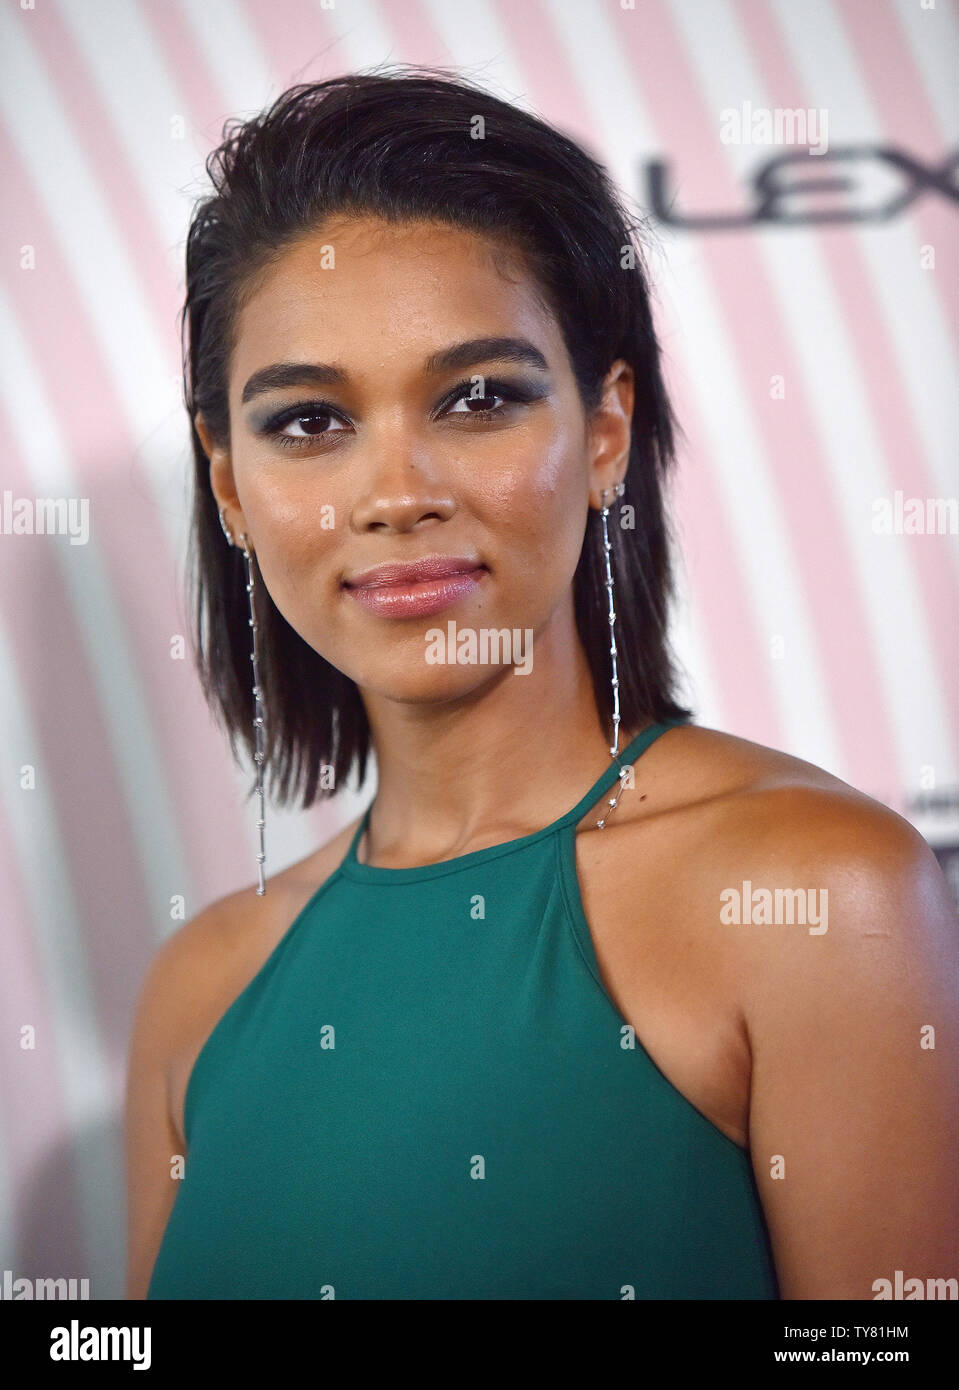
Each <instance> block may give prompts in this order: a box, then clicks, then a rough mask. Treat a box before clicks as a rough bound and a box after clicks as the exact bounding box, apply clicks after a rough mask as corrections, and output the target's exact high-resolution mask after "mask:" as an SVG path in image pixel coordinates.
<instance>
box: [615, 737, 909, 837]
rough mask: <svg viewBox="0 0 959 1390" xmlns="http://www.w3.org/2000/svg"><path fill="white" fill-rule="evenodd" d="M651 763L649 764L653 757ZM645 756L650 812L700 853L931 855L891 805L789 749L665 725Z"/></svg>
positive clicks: (640, 771) (639, 770)
mask: <svg viewBox="0 0 959 1390" xmlns="http://www.w3.org/2000/svg"><path fill="white" fill-rule="evenodd" d="M653 755H656V756H655V761H654V756H653ZM647 758H648V759H649V763H650V765H649V773H650V780H651V782H652V783H653V785H654V787H655V796H650V797H649V798H648V800H649V801H650V802H651V806H650V810H651V811H652V812H653V813H654V814H656V813H661V814H663V815H672V816H674V817H677V818H679V817H685V818H686V819H687V821H688V822H689V824H690V826H691V827H698V828H699V830H700V832H701V834H702V836H703V838H704V846H703V847H704V849H706V848H707V847H710V846H711V847H712V852H714V853H719V854H733V855H738V854H748V855H749V857H750V858H752V859H755V858H756V857H761V856H763V855H767V856H769V857H770V858H773V859H775V858H778V859H780V860H781V861H789V860H793V861H796V860H800V861H802V860H806V859H808V858H809V856H813V857H816V858H818V859H819V860H820V861H822V859H823V857H826V858H828V859H832V860H835V859H837V858H838V859H844V860H845V861H847V862H848V861H849V860H851V859H863V860H866V861H868V860H873V861H876V862H877V863H878V864H884V863H886V862H887V861H888V857H889V855H890V854H894V855H902V856H905V858H906V859H907V860H908V859H911V858H913V857H914V856H916V855H917V854H918V855H919V856H920V857H923V853H924V851H925V852H926V853H928V854H931V851H930V850H929V849H928V846H927V845H926V842H925V841H924V840H923V838H922V836H921V835H920V834H919V832H918V830H916V828H915V827H914V826H913V825H912V824H911V823H910V822H909V821H908V820H906V819H905V818H904V817H903V816H901V815H899V814H898V813H897V812H896V811H894V810H893V809H892V808H891V807H889V806H886V805H884V804H883V803H882V802H880V801H878V800H876V799H875V798H873V797H871V796H869V795H868V794H866V793H865V792H863V791H860V790H858V789H857V788H855V787H852V786H850V785H849V783H847V782H844V781H842V780H841V778H839V777H837V776H835V775H834V774H832V773H830V772H827V771H826V770H825V769H824V768H821V767H818V766H817V765H816V764H815V763H811V762H807V761H806V760H804V759H802V758H799V757H797V756H795V755H793V754H790V753H785V752H783V751H781V750H779V749H775V748H770V747H766V746H765V745H764V744H760V743H755V742H753V741H751V740H749V739H746V738H741V737H738V736H737V735H734V734H729V733H724V732H722V731H720V730H718V729H711V728H706V727H704V726H702V725H698V724H684V725H680V726H678V727H677V728H674V729H671V730H669V731H668V732H667V734H666V735H664V736H663V737H662V738H661V739H659V740H657V743H656V744H653V745H652V747H651V748H650V749H649V750H648V752H647V753H646V754H645V755H644V756H643V758H642V759H640V760H638V761H637V763H636V765H635V766H636V773H635V776H636V781H637V783H638V782H639V781H640V780H641V779H642V778H643V775H644V771H645V769H644V764H645V763H646V760H647Z"/></svg>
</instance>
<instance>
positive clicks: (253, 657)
mask: <svg viewBox="0 0 959 1390" xmlns="http://www.w3.org/2000/svg"><path fill="white" fill-rule="evenodd" d="M220 526H221V527H222V528H223V534H224V536H226V538H227V541H228V542H229V544H230V545H231V546H235V545H236V542H235V541H234V539H233V533H232V532H231V531H230V528H229V526H228V525H227V522H226V508H225V507H221V508H220ZM240 539H241V548H242V550H243V555H244V558H245V559H246V592H247V595H248V597H249V602H250V627H251V629H252V633H253V642H252V651H251V652H250V661H251V663H252V665H253V736H254V752H253V761H254V763H255V764H256V794H257V798H258V800H259V815H258V817H257V822H256V825H257V829H258V830H259V832H260V849H259V853H258V854H257V856H256V862H257V877H258V882H257V889H256V891H257V894H258V896H260V897H262V896H263V894H264V893H265V892H266V882H265V880H264V877H263V865H264V864H265V863H266V850H265V848H264V842H263V832H264V828H265V826H266V818H265V816H264V812H263V761H264V757H265V752H264V743H265V740H264V729H265V723H264V719H263V704H262V694H263V692H262V690H261V687H260V668H259V655H260V653H259V649H258V647H257V641H256V634H257V631H258V624H257V621H256V603H255V601H254V589H255V584H254V579H253V559H254V555H253V552H252V551H251V549H250V546H249V542H248V541H247V538H246V533H245V532H244V533H243V535H242V536H241V538H240Z"/></svg>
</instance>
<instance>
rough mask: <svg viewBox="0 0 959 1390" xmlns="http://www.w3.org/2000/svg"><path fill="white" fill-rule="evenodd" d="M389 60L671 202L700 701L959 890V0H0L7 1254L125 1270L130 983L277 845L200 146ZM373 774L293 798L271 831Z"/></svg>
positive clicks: (93, 1274) (0, 1064) (692, 687)
mask: <svg viewBox="0 0 959 1390" xmlns="http://www.w3.org/2000/svg"><path fill="white" fill-rule="evenodd" d="M385 63H414V64H424V65H440V66H443V67H446V68H448V69H449V70H450V71H451V72H453V73H459V74H462V75H463V76H466V77H468V78H470V79H471V80H472V81H476V82H479V83H480V84H481V85H483V86H486V87H488V89H489V90H490V91H492V92H493V93H495V94H496V95H498V96H501V97H504V98H506V99H507V100H510V101H513V102H515V103H517V104H519V105H521V106H523V107H525V108H527V109H529V110H530V111H532V112H535V113H536V114H538V115H540V116H542V117H544V118H545V119H547V120H548V121H550V122H551V123H553V124H554V125H557V126H559V127H561V128H562V129H563V130H564V131H566V132H567V133H568V134H570V135H571V136H572V137H573V138H574V139H576V140H578V141H580V142H581V143H582V144H583V145H585V146H586V147H587V148H588V149H589V150H590V151H591V152H592V153H593V154H594V155H596V156H597V157H598V158H600V159H601V160H602V161H603V162H604V163H605V164H606V165H607V167H608V168H609V170H610V172H611V174H612V176H613V177H614V179H615V180H616V182H617V183H618V184H619V186H620V188H621V189H622V190H623V192H624V194H625V195H626V197H627V200H629V201H630V203H631V204H632V205H634V206H635V207H637V208H639V209H641V210H642V211H643V212H644V214H645V215H646V216H647V217H648V219H649V222H648V228H649V237H648V247H647V250H648V258H649V268H650V272H651V275H652V278H653V282H654V288H655V309H656V315H657V322H658V327H659V332H660V337H661V341H662V344H663V349H664V353H665V358H666V370H667V373H668V383H669V387H670V390H671V392H672V395H673V399H674V403H675V406H676V410H677V413H678V416H679V419H680V422H681V424H682V426H683V430H684V436H685V437H684V439H683V441H682V445H681V454H680V460H679V465H678V469H677V476H676V482H675V486H674V489H673V499H672V503H673V516H674V529H675V533H676V539H677V548H678V556H677V563H678V569H679V584H678V601H677V605H676V612H675V623H674V633H675V638H674V646H675V649H676V652H677V655H678V658H679V661H680V663H681V666H682V669H683V672H684V687H683V694H684V696H685V698H686V701H687V703H690V704H691V705H692V706H693V709H694V717H695V718H696V720H697V722H699V723H702V724H706V725H709V726H711V727H714V728H718V729H722V730H725V731H728V732H730V733H734V734H737V735H740V736H741V737H744V738H748V739H752V740H754V741H756V742H759V743H762V744H767V745H770V746H772V747H776V748H782V749H784V750H786V751H788V752H789V753H792V754H794V755H797V756H799V757H801V758H804V759H807V760H808V761H810V762H812V763H815V764H817V765H819V766H821V767H824V768H826V769H827V770H828V771H830V772H832V773H834V774H836V775H837V776H839V777H841V778H843V779H844V780H845V781H847V782H849V783H851V784H852V785H853V786H855V787H858V788H860V789H861V790H863V791H865V792H867V793H868V794H869V795H871V796H873V797H876V798H878V799H879V800H881V801H883V802H884V803H886V804H887V805H889V806H890V807H892V808H893V809H894V810H895V811H897V812H898V813H899V814H900V815H903V816H905V817H907V818H908V819H910V820H911V821H912V822H913V823H914V824H915V825H916V826H917V827H918V828H919V829H920V830H921V831H922V833H923V834H924V835H925V836H926V838H927V839H928V841H929V842H930V843H931V844H932V845H933V847H934V848H935V849H936V852H937V854H938V855H939V857H940V862H941V863H942V864H943V866H944V869H945V871H946V873H947V876H948V877H949V878H950V881H951V882H952V883H953V885H954V886H955V887H956V890H957V896H959V641H957V632H959V624H957V607H959V605H957V596H959V500H957V499H959V462H957V458H959V444H957V441H959V389H957V387H959V273H957V260H959V179H957V173H956V168H957V150H959V83H957V81H956V74H957V72H959V5H957V3H956V2H955V0H802V3H796V0H635V3H627V2H626V0H623V2H622V3H620V0H471V2H470V3H468V4H467V3H459V0H349V2H348V0H335V3H334V0H326V2H325V3H324V0H2V5H0V77H2V80H0V139H2V142H3V146H2V169H3V199H2V204H0V217H2V222H3V255H2V269H0V325H2V340H3V348H2V351H3V370H2V372H0V416H2V427H3V434H4V448H3V452H2V462H0V475H2V476H0V575H2V585H0V666H2V671H3V680H2V685H0V705H2V717H0V728H2V730H3V736H2V739H0V826H2V836H0V904H2V908H0V910H2V916H3V931H2V934H0V1012H2V1019H3V1031H4V1036H5V1042H4V1045H3V1046H2V1047H0V1273H2V1271H4V1270H9V1271H13V1273H14V1274H15V1275H22V1276H26V1277H30V1278H33V1277H39V1276H44V1275H45V1276H49V1277H60V1276H62V1277H64V1278H68V1277H73V1276H79V1275H82V1276H84V1277H87V1278H89V1280H90V1296H91V1297H93V1298H108V1297H117V1296H121V1295H122V1291H123V1277H124V1275H123V1258H124V1256H123V1243H124V1198H123V1150H122V1107H123V1082H124V1072H125V1065H126V1051H127V1046H128V1039H129V1033H130V1027H131V1023H132V1017H133V1007H134V1001H135V997H136V993H137V990H138V988H139V985H140V982H141V980H142V978H143V974H144V971H145V969H146V966H147V963H148V962H149V960H150V958H151V957H152V955H153V954H154V952H155V951H156V949H157V947H158V945H159V944H160V942H161V941H162V940H163V939H164V938H165V937H166V936H168V935H169V934H170V932H171V931H172V930H174V929H175V928H176V926H177V925H179V923H180V921H182V920H183V918H184V917H190V916H192V915H193V914H194V913H195V912H197V911H198V910H200V909H201V908H202V907H203V906H205V905H206V904H207V903H208V902H210V901H211V900H212V899H213V898H215V897H217V896H220V895H222V894H223V893H225V892H228V891H231V890H233V889H236V888H239V887H241V886H243V885H245V884H248V883H249V882H250V881H251V877H252V874H251V868H252V870H254V871H255V863H254V859H253V855H254V853H255V811H254V809H253V805H254V803H252V802H251V801H249V800H248V799H247V793H248V791H249V787H250V780H251V773H250V767H249V765H246V766H245V767H243V768H237V767H236V766H235V765H234V763H233V761H232V760H231V757H230V754H229V749H228V747H227V744H226V740H225V737H224V735H223V734H222V733H221V732H220V731H219V729H218V728H217V727H216V725H215V724H214V721H213V719H212V716H211V715H210V713H209V711H208V710H207V708H206V705H205V704H204V701H203V699H202V696H201V694H200V690H199V684H198V680H197V677H196V673H195V671H194V669H193V667H192V665H191V663H190V661H189V659H188V656H187V649H186V644H185V636H186V634H187V632H188V630H189V623H190V617H189V612H188V608H187V604H186V601H185V596H184V588H183V583H182V575H183V567H184V560H185V547H186V536H187V524H188V516H189V497H190V490H189V489H190V483H189V480H190V473H191V468H192V458H191V454H190V452H189V447H188V433H187V419H186V414H185V410H184V406H183V402H182V398H181V362H180V338H179V327H178V315H179V312H180V308H181V304H182V295H183V253H184V241H185V236H186V230H187V226H188V224H189V218H190V213H191V210H192V206H193V203H194V201H195V199H196V198H197V197H199V196H201V195H202V194H203V193H204V191H205V189H206V186H207V185H206V179H205V174H204V170H203V161H204V159H205V157H206V155H207V154H208V153H209V151H210V150H211V149H213V148H214V147H215V146H216V145H217V144H218V143H219V141H220V139H221V136H222V127H223V123H224V121H225V120H227V119H228V118H232V117H238V116H239V117H247V116H250V115H253V114H254V113H255V112H257V111H258V110H261V109H263V108H264V107H265V106H266V105H268V104H269V103H270V102H271V101H273V100H274V99H275V98H276V97H277V96H278V95H279V93H280V92H281V91H283V90H284V89H285V88H286V87H288V86H290V85H291V84H293V83H294V82H304V81H311V80H318V79H322V78H325V77H331V76H335V75H337V74H338V73H342V72H347V71H354V70H361V69H366V68H369V67H372V66H374V65H377V64H385ZM51 518H53V522H54V524H53V525H51V522H50V519H51ZM369 793H370V785H369V783H368V784H367V786H366V787H365V788H353V787H351V788H349V789H347V790H345V791H344V792H343V793H342V796H341V797H338V798H337V801H336V802H335V803H334V804H333V805H331V806H325V807H323V808H316V809H314V810H313V811H310V812H300V813H290V812H280V811H278V810H276V809H270V810H268V812H267V817H268V820H267V823H268V827H269V835H270V845H269V856H270V857H269V866H270V869H271V870H272V871H274V872H275V871H276V869H277V868H279V867H282V866H283V865H284V864H285V863H289V862H292V861H293V860H294V859H296V858H299V857H300V856H302V855H303V854H305V853H306V852H307V851H308V850H309V849H310V848H311V847H314V846H315V845H317V844H319V843H320V842H321V840H322V839H324V838H326V837H328V835H329V834H331V833H332V832H333V831H334V830H335V829H336V828H337V827H338V826H339V825H341V824H343V823H345V822H346V821H347V820H348V819H351V818H352V816H353V815H355V814H356V810H357V808H358V807H359V806H360V805H362V804H363V803H364V802H365V800H366V799H367V798H368V795H369ZM574 799H575V798H574ZM571 804H572V803H571ZM24 1030H26V1031H24ZM12 1039H14V1041H11V1040H12ZM3 1296H4V1297H6V1296H7V1294H6V1293H5V1292H4V1294H3Z"/></svg>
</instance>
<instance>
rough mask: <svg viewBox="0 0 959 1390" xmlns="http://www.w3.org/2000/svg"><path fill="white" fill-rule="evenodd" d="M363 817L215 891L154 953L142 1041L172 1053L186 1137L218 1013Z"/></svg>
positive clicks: (175, 1097) (175, 1098) (176, 1103)
mask: <svg viewBox="0 0 959 1390" xmlns="http://www.w3.org/2000/svg"><path fill="white" fill-rule="evenodd" d="M358 820H359V818H357V819H356V820H354V821H352V822H351V823H350V824H349V825H346V826H344V827H343V828H342V829H341V830H339V831H337V832H336V834H334V835H333V836H332V837H331V838H330V839H329V840H328V841H326V842H325V843H324V844H323V845H322V846H321V847H320V848H319V849H317V850H315V851H313V852H312V853H311V854H309V855H307V856H305V857H304V858H303V859H301V860H298V861H297V862H296V863H295V864H291V865H290V866H289V867H288V868H286V869H284V870H282V871H281V872H280V873H278V874H275V875H273V876H271V877H269V878H268V879H267V891H266V893H265V894H263V895H262V896H260V895H258V894H257V892H256V885H255V884H253V883H251V884H250V885H249V886H248V887H246V888H243V889H240V890H238V891H237V892H234V893H228V894H226V895H225V896H223V897H221V898H217V899H216V900H215V901H214V902H212V903H210V904H209V905H208V906H207V907H205V908H203V909H202V911H200V912H198V913H197V914H196V915H195V916H194V917H192V918H191V919H190V920H189V921H188V922H186V923H185V924H184V925H183V926H182V927H180V928H179V929H178V930H177V931H175V932H174V933H173V935H172V936H170V937H169V938H168V939H167V940H166V941H165V942H164V943H163V945H162V946H161V947H160V948H159V950H158V951H157V952H156V954H155V955H154V958H153V961H152V962H151V965H150V969H149V971H148V974H147V977H146V980H145V982H144V985H143V987H142V990H141V998H140V1005H139V1009H138V1020H137V1028H138V1031H139V1033H140V1034H141V1035H146V1036H143V1037H141V1045H143V1043H148V1045H149V1046H150V1047H151V1050H153V1051H154V1055H158V1056H162V1057H164V1058H165V1059H166V1071H167V1083H168V1087H169V1096H170V1113H171V1117H172V1119H173V1122H174V1124H175V1126H176V1129H177V1132H178V1133H179V1134H180V1135H181V1136H182V1133H183V1126H182V1104H183V1095H184V1092H185V1088H186V1082H187V1080H188V1079H189V1074H190V1071H191V1070H192V1066H193V1063H194V1061H195V1060H196V1057H197V1055H198V1054H199V1052H200V1050H201V1048H202V1046H203V1044H204V1042H205V1041H206V1039H207V1037H208V1036H209V1034H210V1032H211V1031H212V1029H213V1027H214V1026H215V1024H216V1023H217V1021H218V1019H220V1018H221V1017H222V1015H223V1014H224V1013H225V1012H226V1010H227V1009H228V1008H229V1006H230V1004H231V1003H232V1002H233V1000H234V999H236V998H237V996H238V995H239V994H240V993H241V992H242V991H243V989H244V988H245V987H246V985H247V984H249V982H250V981H251V980H252V979H253V977H254V976H255V975H256V973H257V971H258V970H259V969H260V967H261V966H262V965H263V964H264V963H265V961H266V960H267V958H268V957H269V955H270V953H271V952H272V951H273V949H274V948H275V947H276V946H277V944H278V943H279V941H280V940H281V938H282V937H283V936H284V934H285V933H286V932H287V931H288V930H289V928H290V926H291V925H292V924H293V922H294V921H295V919H296V918H297V917H298V915H299V914H300V912H301V911H302V910H303V908H304V907H305V906H306V904H307V903H308V902H309V900H310V899H311V898H312V897H313V895H314V894H315V893H316V891H317V890H318V889H319V888H320V887H321V886H322V885H323V884H324V883H325V882H326V881H327V879H328V878H329V877H330V876H331V875H332V874H333V872H334V871H335V870H336V868H337V867H338V866H339V864H340V862H341V861H342V859H343V856H344V854H345V853H346V850H347V848H348V846H349V843H350V840H351V838H352V835H353V833H354V831H355V830H356V826H357V824H358Z"/></svg>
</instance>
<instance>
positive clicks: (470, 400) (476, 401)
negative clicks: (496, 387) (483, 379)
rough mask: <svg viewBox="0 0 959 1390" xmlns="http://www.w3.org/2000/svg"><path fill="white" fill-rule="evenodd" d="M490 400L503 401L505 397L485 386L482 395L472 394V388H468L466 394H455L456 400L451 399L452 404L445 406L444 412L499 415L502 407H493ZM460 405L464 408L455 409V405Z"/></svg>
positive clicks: (451, 413) (450, 413) (449, 413)
mask: <svg viewBox="0 0 959 1390" xmlns="http://www.w3.org/2000/svg"><path fill="white" fill-rule="evenodd" d="M492 401H503V402H504V403H505V401H506V397H505V396H501V395H499V394H498V392H496V391H493V390H492V389H490V388H487V389H486V391H485V392H484V393H483V395H481V396H474V395H473V394H472V389H470V391H468V392H466V394H464V395H460V396H457V398H456V400H455V401H453V402H452V404H451V405H450V406H448V407H447V409H446V412H445V413H446V414H447V415H499V414H501V413H502V407H500V408H499V409H496V408H494V407H493V406H492V405H491V402H492ZM460 405H461V406H463V407H464V409H462V410H457V409H456V407H457V406H460Z"/></svg>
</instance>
